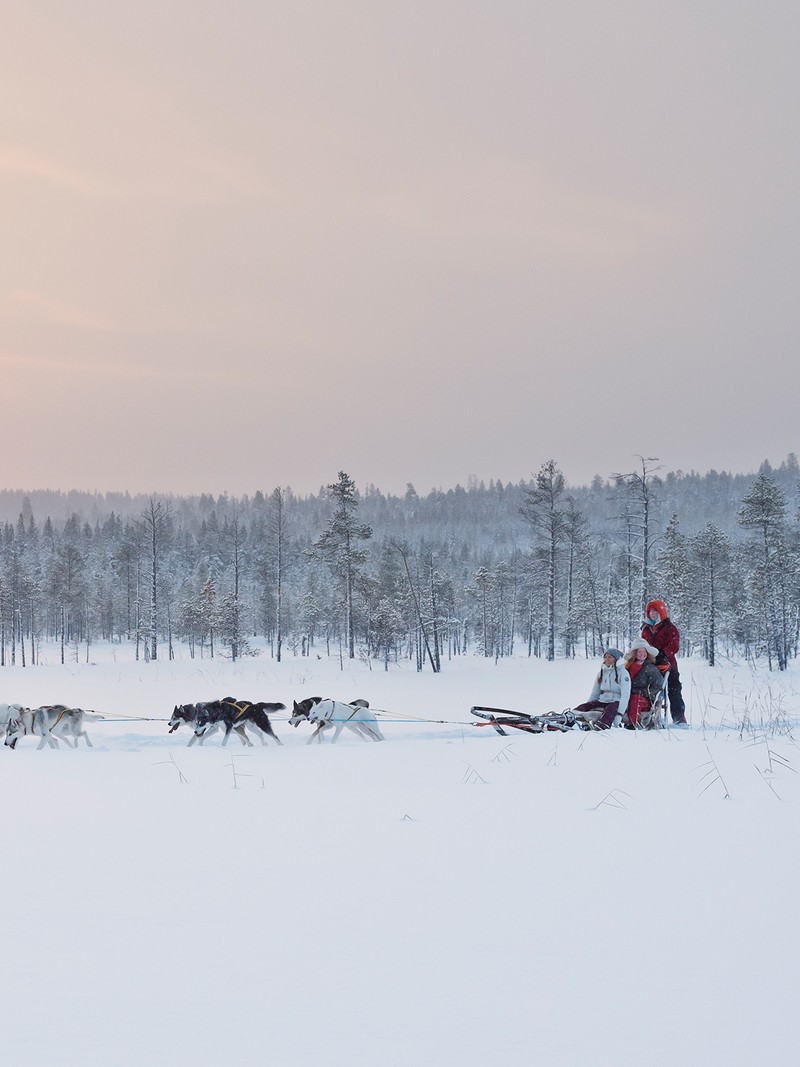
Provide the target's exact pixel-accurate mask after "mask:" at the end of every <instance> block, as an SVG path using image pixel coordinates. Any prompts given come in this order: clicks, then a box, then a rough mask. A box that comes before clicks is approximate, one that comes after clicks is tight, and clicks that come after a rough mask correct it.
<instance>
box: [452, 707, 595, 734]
mask: <svg viewBox="0 0 800 1067" xmlns="http://www.w3.org/2000/svg"><path fill="white" fill-rule="evenodd" d="M470 712H471V713H472V714H473V715H475V716H476V717H477V718H478V719H481V720H482V721H481V722H476V723H475V725H476V726H491V727H493V728H494V729H495V730H496V731H497V732H498V733H499V734H502V735H503V736H504V737H506V736H507V733H506V730H504V729H503V727H504V726H508V727H511V728H512V729H515V730H522V732H523V733H526V734H543V733H545V732H546V731H557V732H559V733H565V732H566V731H567V730H571V729H572V727H573V726H580V727H581V729H585V730H588V729H589V726H588V724H585V723H583V722H582V721H581V720H580V718H579V716H577V715H576V714H575V713H574V712H573V711H560V712H555V711H552V712H548V713H547V714H546V715H528V714H527V712H524V711H510V710H509V709H508V708H487V707H483V706H481V705H476V706H474V707H472V708H470Z"/></svg>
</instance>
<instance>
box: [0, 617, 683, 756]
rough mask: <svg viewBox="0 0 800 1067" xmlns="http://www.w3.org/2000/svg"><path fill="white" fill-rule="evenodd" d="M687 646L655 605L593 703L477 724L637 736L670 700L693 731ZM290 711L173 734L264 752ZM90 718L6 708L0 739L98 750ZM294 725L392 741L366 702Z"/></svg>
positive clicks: (316, 737)
mask: <svg viewBox="0 0 800 1067" xmlns="http://www.w3.org/2000/svg"><path fill="white" fill-rule="evenodd" d="M679 645H680V634H679V632H678V629H677V627H676V626H675V624H674V623H673V622H672V621H671V619H670V618H669V614H668V611H667V606H666V604H665V603H664V602H663V600H651V601H650V603H649V604H648V605H647V608H646V611H645V622H644V625H643V627H642V636H641V637H639V638H636V640H635V641H633V642H632V643H631V647H630V649H629V651H628V653H627V655H624V656H623V653H622V652H621V651H620V649H618V648H607V649H606V651H605V653H604V654H603V660H602V663H601V665H600V668H599V671H598V673H597V675H596V677H595V679H594V685H593V687H592V691H591V693H590V694H589V698H588V700H586V701H584V702H583V703H581V704H578V705H576V706H575V707H574V708H568V709H567V710H565V711H563V712H558V713H548V714H545V715H529V714H527V713H524V712H518V711H509V710H505V709H498V708H487V707H479V706H476V707H473V708H472V709H471V710H472V713H473V714H474V715H476V716H477V717H478V718H479V719H480V720H481V721H479V722H478V723H476V725H477V726H492V727H493V728H494V729H495V730H496V731H497V732H498V733H501V734H504V733H505V732H506V731H505V729H504V727H512V728H515V729H519V730H522V731H524V732H527V733H543V732H544V731H545V730H559V731H564V730H570V729H572V728H573V727H579V728H582V729H584V730H608V729H611V727H613V726H624V727H625V728H626V729H629V730H637V729H652V728H654V727H658V726H663V725H665V712H666V704H667V697H668V699H669V710H670V714H671V716H672V723H673V725H674V726H678V727H681V726H683V727H685V726H686V725H687V723H686V716H685V708H684V703H683V697H682V693H681V682H680V675H679V671H678V665H677V662H676V655H677V652H678V648H679ZM285 710H286V705H285V704H281V703H267V702H264V701H255V702H254V701H249V700H238V699H236V698H235V697H223V698H222V699H221V700H213V701H207V702H203V703H198V704H179V705H176V706H175V708H174V709H173V712H172V717H171V718H170V720H169V732H170V733H171V734H172V733H175V731H176V730H177V729H178V728H179V727H181V726H188V727H189V728H190V729H191V731H192V736H191V737H190V738H189V745H190V746H191V745H193V744H195V743H198V744H200V745H202V744H203V742H204V740H205V739H206V738H207V737H209V736H210V735H211V734H213V733H215V732H216V731H218V730H222V731H223V732H224V737H223V739H222V744H223V745H226V744H227V743H228V741H229V739H230V737H231V734H235V735H236V736H237V737H238V739H239V741H240V742H241V743H242V744H243V745H248V746H252V744H253V741H252V740H251V736H250V735H252V736H253V737H256V738H258V739H259V740H260V741H261V743H262V744H263V745H266V744H267V741H268V739H269V738H271V739H272V740H273V741H275V743H276V744H278V745H280V744H282V741H281V740H280V738H279V737H278V736H277V734H276V733H275V731H274V730H273V728H272V723H271V722H270V719H269V716H270V715H271V714H273V715H274V714H275V713H276V712H279V711H285ZM87 716H89V717H90V718H96V719H102V718H103V716H102V715H97V714H96V713H95V712H86V711H84V710H83V709H82V708H69V707H66V706H65V705H63V704H56V705H46V706H42V707H39V708H34V709H30V708H24V707H22V705H20V704H0V736H2V734H3V733H5V735H6V737H5V744H6V745H7V746H8V747H9V748H12V749H13V748H15V747H16V745H17V743H18V741H19V740H20V738H21V737H24V736H25V735H31V736H34V737H38V738H39V744H38V748H44V747H45V746H46V745H49V746H50V747H51V748H57V747H58V746H59V742H62V741H63V742H64V743H66V744H67V745H74V747H75V748H77V747H78V741H79V739H80V738H83V739H84V740H85V742H86V744H87V746H89V747H90V748H91V747H92V743H91V741H90V740H89V735H88V734H87V733H86V730H85V728H84V720H85V718H86V717H87ZM288 722H289V725H290V726H294V727H297V726H299V725H300V724H301V723H308V724H309V725H311V726H313V727H314V731H313V733H312V734H311V735H310V736H309V738H308V741H307V742H306V743H307V744H311V743H312V742H314V741H318V742H322V741H323V739H324V737H325V735H326V734H328V735H331V742H332V743H334V742H336V741H337V740H338V738H339V736H340V734H341V733H342V731H343V730H344V729H345V727H346V728H347V729H348V730H350V731H352V732H353V733H354V734H355V735H356V736H358V737H360V738H362V739H364V740H367V741H383V740H385V738H384V736H383V734H382V733H381V730H380V727H379V725H378V720H377V717H376V715H375V713H374V712H373V711H371V710H370V707H369V703H368V702H367V701H366V700H361V699H359V700H353V701H352V702H351V703H349V704H345V703H343V702H341V701H338V700H331V699H330V698H323V697H308V698H306V699H304V700H301V701H299V702H298V701H296V700H295V701H293V707H292V713H291V716H290V718H289V720H288ZM248 731H249V732H248Z"/></svg>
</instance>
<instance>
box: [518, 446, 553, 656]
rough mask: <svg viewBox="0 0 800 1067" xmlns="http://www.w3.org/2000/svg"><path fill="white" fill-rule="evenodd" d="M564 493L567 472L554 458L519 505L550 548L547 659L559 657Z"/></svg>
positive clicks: (524, 516)
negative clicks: (558, 586) (558, 583)
mask: <svg viewBox="0 0 800 1067" xmlns="http://www.w3.org/2000/svg"><path fill="white" fill-rule="evenodd" d="M563 492H564V475H563V474H562V473H561V471H560V470H559V469H558V465H557V464H556V461H555V460H554V459H550V460H548V461H547V462H546V463H543V464H542V466H541V468H540V469H539V473H538V474H537V475H536V481H535V484H534V485H533V487H532V488H529V489H527V490H526V492H525V500H524V503H523V504H522V507H521V508H520V511H521V513H522V516H523V518H524V519H526V520H527V521H528V522H529V523H530V524H531V526H532V527H533V529H534V531H535V535H536V536H537V537H538V538H540V539H541V540H542V541H543V542H544V544H545V546H546V551H547V658H548V659H549V660H553V659H555V656H556V564H557V550H558V546H559V545H560V543H561V541H562V539H563V537H564V515H563V513H562V512H561V511H560V510H559V508H558V500H559V497H560V496H561V494H562V493H563Z"/></svg>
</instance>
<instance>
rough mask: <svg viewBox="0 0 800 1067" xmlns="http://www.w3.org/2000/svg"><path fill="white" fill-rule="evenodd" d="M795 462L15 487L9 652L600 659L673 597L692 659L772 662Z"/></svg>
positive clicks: (3, 620)
mask: <svg viewBox="0 0 800 1067" xmlns="http://www.w3.org/2000/svg"><path fill="white" fill-rule="evenodd" d="M799 485H800V469H799V468H798V463H797V459H796V457H795V456H794V454H792V455H790V456H788V457H787V459H786V460H785V461H784V462H782V463H781V464H780V466H779V467H775V468H774V467H772V466H771V465H770V464H769V463H768V462H764V463H763V464H762V466H761V468H760V470H759V471H758V473H757V474H751V475H733V474H726V473H717V472H715V471H711V472H709V473H707V474H704V475H699V474H695V473H690V474H685V473H682V472H673V473H668V474H662V472H661V468H660V465H659V462H658V460H657V459H655V458H653V459H650V458H640V459H639V460H638V461H637V466H636V468H635V469H633V470H631V471H628V472H624V473H619V474H614V475H612V476H611V477H609V478H607V479H602V478H600V477H596V478H595V479H594V481H593V482H592V484H591V485H589V486H583V487H577V488H572V487H569V486H568V485H567V484H566V482H565V480H564V476H563V474H562V472H561V471H560V469H559V467H558V464H557V463H556V462H555V461H553V460H549V461H547V462H546V463H543V464H542V465H541V467H540V469H539V471H538V472H537V473H536V474H535V475H534V476H533V477H532V478H531V479H530V480H529V481H523V482H521V483H518V484H513V485H512V484H506V485H504V484H503V483H502V482H499V481H496V482H495V481H493V482H490V483H489V485H488V486H487V485H485V484H483V483H470V484H469V485H468V486H467V487H466V488H463V487H461V486H456V487H455V488H454V489H450V490H447V491H442V490H434V491H431V492H430V493H427V494H425V495H420V494H418V493H417V491H416V490H415V488H414V487H413V486H412V485H409V486H408V488H407V490H406V492H405V494H404V495H402V496H394V495H387V494H384V493H381V492H380V491H379V490H378V489H376V488H375V487H374V486H366V487H365V488H364V489H363V490H361V491H359V489H358V487H357V485H356V483H355V481H354V480H353V478H351V477H350V475H349V474H347V473H346V472H344V471H340V472H339V474H338V477H337V478H336V480H335V481H333V482H332V483H331V484H330V485H328V486H327V487H324V488H322V489H321V490H320V491H319V493H317V494H311V495H308V496H305V497H301V496H297V495H295V494H294V493H292V491H291V490H290V489H288V488H282V487H278V488H275V489H274V490H272V491H270V492H261V491H259V492H256V493H255V494H254V495H253V496H244V497H241V498H233V497H229V496H220V497H213V496H211V495H201V496H194V497H182V496H131V495H129V494H97V493H95V494H89V493H81V492H77V491H74V492H70V493H58V492H50V491H47V492H31V493H23V492H15V491H11V490H3V491H0V523H2V525H1V526H0V532H1V535H2V536H1V537H0V665H3V666H5V665H9V664H16V665H20V664H21V665H29V664H33V663H36V662H37V659H38V653H39V646H40V644H41V643H45V642H47V643H52V642H57V643H58V644H60V648H61V657H62V661H67V660H70V659H71V660H76V659H77V660H81V659H85V660H88V659H89V658H90V655H91V646H92V644H93V643H94V642H96V641H111V642H125V643H130V644H131V645H132V646H133V648H134V651H135V655H136V657H137V658H139V657H141V658H142V659H147V660H149V659H158V658H169V657H171V656H173V655H174V652H175V647H176V643H177V642H183V643H185V644H186V645H187V646H188V648H189V651H190V654H191V655H192V656H204V657H205V656H214V655H226V656H229V657H232V658H234V659H237V658H239V657H240V656H245V655H250V654H254V653H255V650H259V651H263V650H266V651H265V652H264V653H263V654H268V655H271V656H273V657H275V658H276V659H278V660H280V659H282V658H283V657H285V656H287V655H290V656H308V655H323V656H329V655H335V656H338V657H341V659H342V662H344V660H346V659H348V658H353V657H356V656H358V657H365V658H369V659H370V660H371V661H375V662H376V663H380V664H382V665H383V666H385V667H388V665H389V664H390V663H393V662H397V661H399V660H400V659H410V660H412V661H413V662H415V663H416V666H417V668H418V669H420V670H423V669H430V670H434V671H438V670H441V669H443V668H445V667H446V663H447V661H448V660H449V659H451V658H452V657H454V656H460V655H464V654H467V653H470V654H479V655H483V656H490V657H494V658H496V659H497V658H500V657H503V656H509V655H511V654H514V653H519V652H522V653H523V654H524V653H527V654H528V655H532V656H545V657H547V658H550V659H552V658H554V657H557V656H567V657H570V656H574V655H577V654H581V655H589V656H597V655H598V654H599V653H600V651H601V650H602V649H603V647H604V646H606V647H607V646H608V645H616V646H620V647H624V646H625V645H626V644H627V643H628V642H629V641H630V640H631V638H632V637H633V636H636V635H638V632H639V626H640V622H641V618H642V609H643V605H644V603H645V601H646V600H647V599H649V598H652V597H658V598H660V599H663V600H665V601H666V602H667V604H668V605H669V607H670V612H671V616H672V618H673V619H674V620H675V621H676V623H677V624H678V626H679V628H680V630H681V633H682V637H683V651H684V653H685V654H696V655H702V656H705V657H706V658H707V659H708V660H709V661H710V662H711V663H714V661H715V659H716V658H717V657H719V656H733V655H745V656H763V657H765V658H766V659H767V661H768V662H769V665H770V667H774V668H777V669H784V668H785V667H786V666H787V664H788V663H789V661H790V660H791V659H792V658H794V657H795V656H796V655H797V647H798V635H799V634H800V526H799V525H798V486H799Z"/></svg>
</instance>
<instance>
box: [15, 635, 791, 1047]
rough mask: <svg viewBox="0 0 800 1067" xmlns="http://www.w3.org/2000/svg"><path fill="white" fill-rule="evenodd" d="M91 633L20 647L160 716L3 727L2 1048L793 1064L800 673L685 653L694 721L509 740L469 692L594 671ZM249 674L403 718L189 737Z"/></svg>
mask: <svg viewBox="0 0 800 1067" xmlns="http://www.w3.org/2000/svg"><path fill="white" fill-rule="evenodd" d="M92 655H93V658H94V660H95V662H93V663H91V664H88V665H87V664H83V663H81V664H75V663H72V664H70V665H68V666H63V667H62V666H61V665H60V664H58V663H57V662H56V654H55V653H54V652H53V653H51V654H50V656H49V658H50V659H51V661H52V665H46V664H45V665H42V666H38V667H35V668H26V669H23V668H20V667H14V668H10V667H7V668H5V669H3V670H2V671H0V687H1V688H0V699H2V700H4V701H19V702H21V703H24V704H28V705H37V704H40V703H51V702H64V703H68V704H72V705H78V706H82V707H88V708H94V709H96V710H97V711H99V712H102V713H104V714H106V715H109V716H120V717H122V716H132V717H140V716H141V717H146V718H152V719H154V720H156V721H149V722H148V721H133V722H132V721H123V719H122V718H109V719H108V720H107V721H104V722H98V723H92V724H90V725H89V733H90V736H91V738H92V740H93V742H94V748H92V749H87V748H84V747H81V748H80V749H79V750H77V751H73V750H67V749H65V748H64V747H63V746H62V747H61V748H60V749H59V750H58V751H52V750H49V749H46V750H43V751H41V752H40V751H36V748H35V743H34V742H33V740H32V739H30V738H25V739H23V740H22V741H21V742H20V743H19V745H18V747H17V749H16V751H13V752H12V751H10V750H9V749H7V748H3V749H2V751H0V762H1V763H2V768H1V769H0V789H1V790H2V794H1V795H2V801H3V835H2V841H3V845H2V849H3V861H4V877H3V878H2V882H1V883H0V884H1V885H2V890H1V894H0V914H2V919H3V931H2V939H1V940H0V944H1V945H2V968H1V969H0V973H1V974H2V981H1V982H0V1004H2V1010H3V1015H4V1019H3V1026H2V1039H0V1041H1V1044H0V1048H1V1049H2V1057H3V1060H4V1062H6V1063H9V1064H11V1065H14V1067H17V1065H28V1064H42V1065H48V1067H50V1065H56V1064H70V1065H72V1064H76V1065H77V1064H81V1065H87V1067H88V1065H94V1064H97V1065H103V1067H110V1065H129V1064H130V1065H137V1067H138V1065H156V1064H191V1065H195V1064H197V1065H201V1064H202V1065H205V1064H209V1065H212V1064H213V1065H217V1064H222V1063H225V1064H236V1065H238V1064H243V1065H244V1064H248V1065H249V1064H253V1065H256V1064H258V1065H261V1064H265V1063H270V1064H276V1065H281V1067H283V1065H287V1067H295V1065H303V1067H306V1065H326V1067H327V1065H339V1064H341V1065H345V1064H346V1065H365V1067H367V1065H369V1067H373V1065H382V1067H383V1065H386V1067H389V1065H398V1067H401V1065H402V1067H406V1065H414V1067H419V1065H423V1064H425V1065H428V1064H431V1065H450V1064H458V1065H478V1064H481V1065H484V1064H491V1065H495V1064H499V1065H510V1064H514V1065H517V1064H519V1065H523V1064H524V1065H527V1064H531V1063H537V1064H542V1065H547V1067H550V1065H562V1064H564V1065H566V1064H569V1065H573V1064H575V1065H577V1064H582V1065H583V1064H600V1065H605V1064H609V1065H612V1064H613V1065H615V1067H619V1065H627V1064H636V1065H642V1064H647V1065H651V1064H652V1065H661V1064H665V1065H666V1064H670V1065H674V1064H676V1063H681V1064H698V1065H699V1064H703V1065H713V1064H720V1065H723V1064H724V1065H726V1067H737V1065H742V1067H750V1065H753V1064H757V1063H768V1064H771V1065H776V1064H794V1063H796V1062H797V1051H796V1050H797V1044H798V1040H800V1032H799V1031H798V1023H797V1018H796V1017H795V1015H794V1011H795V1009H796V997H797V990H798V987H799V984H800V983H799V981H798V980H799V979H800V963H799V962H798V958H799V954H798V948H799V947H800V946H799V945H798V935H797V885H798V860H797V836H798V830H797V826H798V814H799V813H800V775H799V774H798V773H797V772H798V771H800V752H799V751H798V748H797V744H796V742H795V740H794V737H793V736H792V733H791V730H789V729H787V728H786V722H787V721H789V722H796V721H800V671H797V670H793V671H791V672H788V673H786V674H785V675H781V676H778V675H776V674H769V673H768V672H767V671H766V670H763V669H753V668H751V667H750V666H747V665H744V664H733V663H727V664H725V665H724V666H722V667H719V668H716V669H714V670H711V669H710V668H708V667H707V666H705V665H703V664H702V663H699V662H693V661H687V662H685V663H684V666H683V674H684V689H685V693H686V696H687V704H688V710H689V716H690V719H691V722H692V730H691V731H685V732H679V731H673V730H668V731H659V732H654V733H647V734H638V733H630V732H628V731H623V730H615V731H612V732H610V733H607V734H594V733H593V734H584V733H578V732H573V733H569V734H565V735H558V734H545V735H542V736H537V737H532V736H528V735H524V734H518V735H515V736H509V737H507V738H503V737H500V736H498V735H497V734H496V733H494V732H493V731H492V730H491V729H489V728H478V727H476V726H475V725H474V720H473V719H472V718H471V716H470V715H469V708H470V706H471V705H472V704H476V703H477V704H490V705H495V706H505V707H511V708H519V709H522V710H529V711H547V710H560V709H562V708H564V707H566V706H568V705H570V704H574V703H577V702H579V701H580V700H583V699H585V698H586V697H587V696H588V692H589V689H590V688H591V681H592V674H593V671H594V669H595V664H594V663H587V662H586V661H577V662H572V663H567V662H563V661H559V662H556V663H553V664H548V663H544V662H538V661H529V660H527V659H524V658H520V659H517V660H507V661H502V662H500V663H499V664H497V665H495V664H494V663H493V662H491V661H490V662H488V663H487V662H486V661H485V660H481V659H480V658H477V657H475V658H473V657H467V658H463V659H460V660H457V661H453V662H450V663H446V664H445V666H444V670H443V672H442V674H440V675H438V676H434V675H432V674H431V673H429V672H426V673H424V674H417V673H416V672H415V671H414V670H413V668H411V667H393V668H392V669H391V670H390V671H389V672H388V673H384V671H383V670H382V669H381V667H380V665H374V664H373V666H372V669H370V667H369V665H368V664H365V663H361V662H356V663H355V664H349V663H345V669H344V670H340V665H339V661H338V659H331V660H327V659H316V658H311V659H294V658H289V659H288V660H286V661H285V662H284V663H282V664H280V665H277V664H275V663H274V662H273V661H272V660H271V659H269V658H268V657H267V656H261V657H259V658H255V659H247V660H244V661H242V662H239V663H236V664H231V663H230V662H228V661H225V660H223V659H220V658H215V659H214V660H209V659H205V660H200V659H195V660H190V659H189V658H188V655H187V656H186V658H185V659H181V660H179V661H175V662H162V661H159V662H157V663H151V664H144V663H138V664H137V663H134V662H132V661H131V656H130V654H129V653H128V652H127V650H126V651H122V650H120V649H119V648H117V649H116V650H112V649H103V648H101V647H98V648H95V649H94V650H92ZM227 694H232V695H235V696H238V697H242V698H247V699H255V700H268V701H275V700H280V701H283V702H285V703H286V704H290V703H291V700H292V698H297V699H301V698H303V697H306V696H311V695H315V694H316V695H321V696H334V697H337V698H340V699H344V700H347V701H349V700H352V699H354V698H356V697H365V698H366V699H368V700H369V701H370V703H371V705H372V706H373V707H374V708H382V709H387V711H388V712H389V714H386V715H385V716H383V721H382V723H381V725H382V728H383V731H384V733H385V734H386V736H387V742H386V743H385V744H375V743H369V742H365V741H362V740H360V739H358V738H356V737H354V736H353V735H350V734H347V733H345V734H344V735H343V736H342V738H341V739H340V741H339V743H338V744H337V745H335V746H333V745H330V744H325V745H322V746H317V745H314V746H306V745H305V741H306V739H307V737H308V735H309V734H310V728H309V727H307V726H301V727H299V728H298V729H296V730H294V729H292V728H291V727H289V726H288V725H287V724H286V722H285V721H278V722H277V723H276V730H277V732H278V733H279V736H280V737H281V738H282V740H283V741H284V746H283V748H278V747H277V746H275V745H274V744H270V745H269V747H261V746H260V745H259V744H257V745H256V747H254V748H249V749H244V748H242V747H241V745H240V744H239V742H238V741H237V740H236V739H235V738H234V739H232V740H231V742H230V743H229V745H228V746H227V748H225V749H223V748H221V747H220V735H217V736H216V737H214V738H211V739H209V741H208V742H207V743H206V745H205V746H203V747H202V748H201V747H199V746H194V747H192V748H191V749H188V748H187V747H186V743H187V741H188V736H189V735H188V734H187V733H186V732H185V730H182V731H179V732H178V733H177V734H174V735H172V736H170V735H168V733H167V730H166V724H165V722H164V721H163V720H165V719H166V718H168V717H169V714H170V712H171V710H172V706H173V704H175V703H184V702H193V701H196V700H203V699H211V698H213V697H219V696H224V695H227ZM279 718H280V717H279ZM283 718H285V716H284V717H283ZM421 720H428V721H421ZM432 720H445V721H444V722H432ZM744 720H747V722H748V726H747V728H746V729H745V730H744V731H742V730H741V729H740V728H739V727H740V725H741V723H742V722H743V721H744ZM726 794H728V795H727V796H726Z"/></svg>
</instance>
